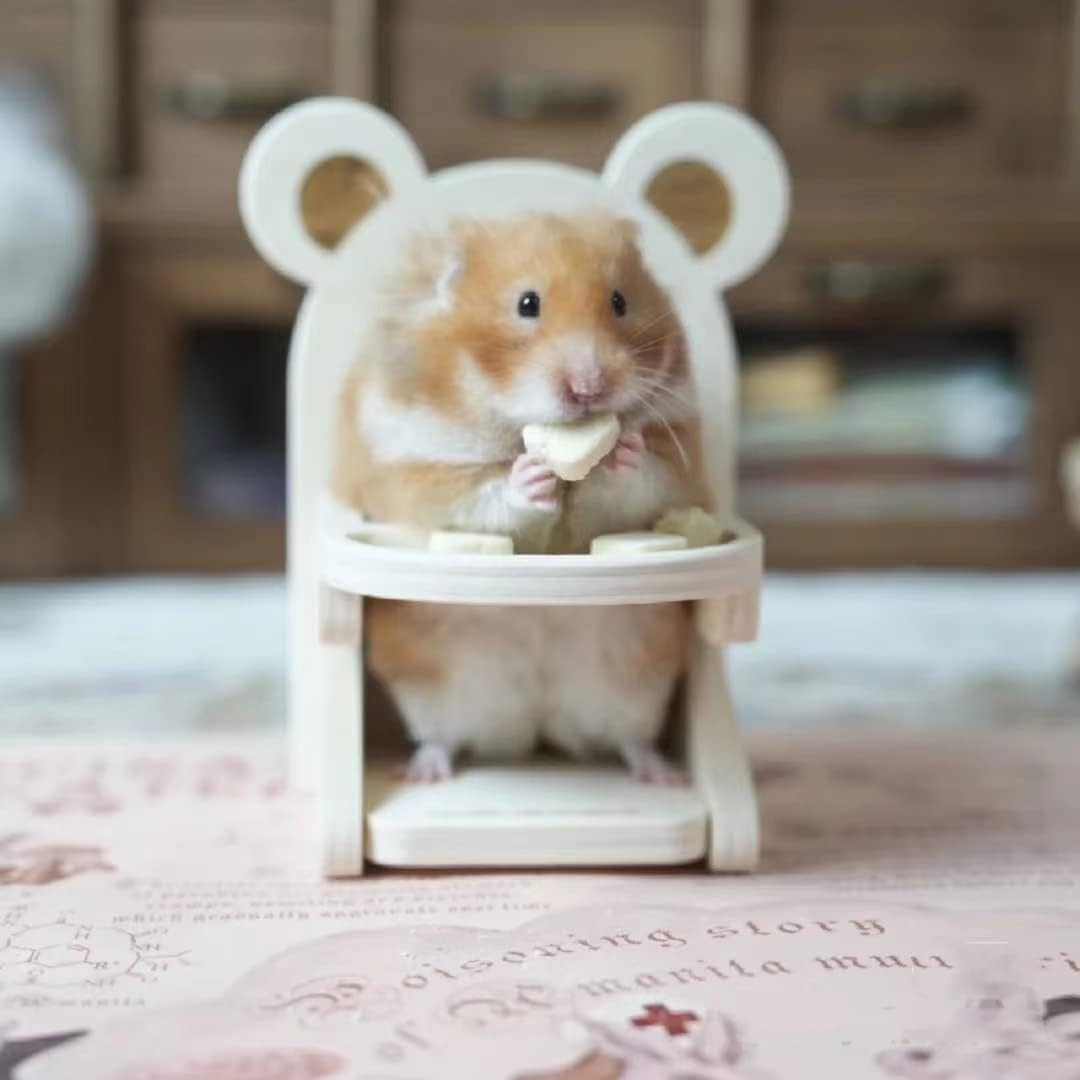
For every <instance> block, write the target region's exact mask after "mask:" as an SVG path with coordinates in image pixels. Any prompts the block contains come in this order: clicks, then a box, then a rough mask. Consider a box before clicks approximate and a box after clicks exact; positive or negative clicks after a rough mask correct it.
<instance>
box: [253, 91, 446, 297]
mask: <svg viewBox="0 0 1080 1080" xmlns="http://www.w3.org/2000/svg"><path fill="white" fill-rule="evenodd" d="M426 176H427V169H426V167H425V165H424V159H423V158H422V157H421V156H420V151H419V150H418V149H417V148H416V144H415V143H414V142H413V141H412V139H411V138H410V136H409V134H408V132H407V131H406V130H405V129H404V128H403V127H402V126H401V125H400V124H399V123H398V122H397V121H396V120H395V119H394V118H393V117H391V116H388V115H387V114H386V113H384V112H382V111H381V110H380V109H376V108H375V107H374V106H373V105H366V104H364V103H363V102H360V101H352V100H350V99H347V98H312V99H311V100H309V101H304V102H301V103H300V104H298V105H294V106H292V107H291V108H288V109H286V110H285V111H284V112H281V113H278V115H277V116H275V117H274V118H273V119H272V120H270V121H269V122H268V123H267V124H266V126H265V127H263V128H262V130H261V131H259V133H258V134H257V135H256V136H255V138H254V139H253V140H252V143H251V146H250V147H249V148H248V152H247V156H246V157H245V158H244V164H243V166H242V167H241V170H240V216H241V217H242V218H243V221H244V227H245V228H246V229H247V232H248V235H249V236H250V237H251V242H252V243H253V244H254V245H255V247H256V248H257V249H258V251H259V254H260V255H262V257H263V258H264V259H266V261H267V262H268V263H270V264H271V265H272V266H274V267H275V268H276V269H277V270H279V271H280V272H281V273H283V274H284V275H285V276H286V277H289V278H292V279H293V280H294V281H297V282H299V283H301V284H303V285H310V284H311V283H312V282H313V281H315V280H316V279H317V278H318V277H319V276H320V274H322V272H323V271H324V270H325V268H326V267H327V266H328V265H329V263H330V261H331V259H332V258H333V254H332V248H333V245H334V244H335V243H336V242H337V241H338V240H340V239H341V237H342V236H343V235H344V233H346V232H347V231H348V230H349V229H350V228H351V227H352V226H353V225H355V224H356V222H357V221H358V220H359V219H360V218H361V217H362V216H363V215H364V213H365V212H366V211H367V210H369V209H370V208H371V206H372V205H373V204H374V203H375V202H377V201H379V199H380V198H382V197H383V196H385V195H387V194H389V195H391V196H396V195H401V194H405V193H407V192H408V191H409V190H410V189H412V188H414V187H415V186H417V185H419V184H420V183H422V182H423V181H424V179H425V178H426Z"/></svg>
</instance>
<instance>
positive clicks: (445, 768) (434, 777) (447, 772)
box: [399, 743, 454, 784]
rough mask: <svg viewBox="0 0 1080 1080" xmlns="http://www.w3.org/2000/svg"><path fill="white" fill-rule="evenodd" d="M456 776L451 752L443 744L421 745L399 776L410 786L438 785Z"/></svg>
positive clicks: (402, 768) (402, 767)
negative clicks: (441, 781)
mask: <svg viewBox="0 0 1080 1080" xmlns="http://www.w3.org/2000/svg"><path fill="white" fill-rule="evenodd" d="M453 774H454V765H453V761H452V759H451V754H450V751H449V750H448V749H447V748H446V747H445V746H443V745H442V744H441V743H421V744H420V745H419V746H418V747H417V748H416V749H415V750H414V751H413V754H412V757H411V758H409V761H408V764H406V765H402V766H401V768H400V770H399V775H400V776H401V778H402V779H403V780H405V781H406V782H407V783H410V784H437V783H438V782H439V781H440V780H449V779H450V777H451V776H453Z"/></svg>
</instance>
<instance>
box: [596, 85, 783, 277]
mask: <svg viewBox="0 0 1080 1080" xmlns="http://www.w3.org/2000/svg"><path fill="white" fill-rule="evenodd" d="M673 166H699V167H703V168H704V169H705V170H706V171H708V172H711V173H713V174H715V177H717V178H718V181H717V186H718V187H719V188H720V191H721V192H722V193H725V194H726V199H725V206H724V212H725V213H726V216H727V220H726V223H724V225H723V228H722V232H721V235H720V236H719V237H718V238H717V240H716V242H715V243H714V244H712V246H711V247H709V249H708V250H707V251H705V252H704V253H701V254H700V258H699V262H698V266H699V269H700V270H701V272H703V273H704V274H705V275H706V276H707V277H708V278H709V279H710V280H711V281H712V283H713V284H714V285H715V286H717V287H718V288H727V287H729V286H731V285H734V284H736V283H738V282H739V281H742V280H743V279H744V278H747V277H749V276H750V275H751V274H752V273H753V272H754V271H755V270H756V269H757V268H758V267H759V266H761V264H762V263H764V262H765V260H766V259H767V258H768V257H769V256H770V255H771V254H772V253H773V251H774V250H775V249H776V246H777V244H778V243H779V242H780V238H781V237H782V236H783V234H784V229H785V228H786V226H787V221H788V213H789V210H790V205H791V184H790V181H789V178H788V170H787V165H786V164H785V162H784V158H783V155H782V154H781V153H780V149H779V147H778V146H777V145H776V142H775V140H774V139H773V138H772V136H771V135H769V133H768V132H767V131H765V129H764V128H762V127H761V126H760V125H758V124H757V123H755V122H754V121H753V120H751V119H750V118H749V117H748V116H746V115H745V114H744V113H741V112H739V111H738V110H737V109H733V108H731V107H730V106H727V105H720V104H716V103H712V102H691V103H686V104H680V105H669V106H667V107H666V108H663V109H659V110H657V111H656V112H654V113H650V114H649V115H648V116H646V117H644V118H643V119H642V120H639V121H638V122H637V123H636V124H635V125H634V126H633V127H632V128H630V129H629V131H627V132H626V134H625V135H623V137H622V138H621V139H620V140H619V142H618V143H617V144H616V146H615V149H614V150H613V151H612V152H611V156H610V157H609V158H608V160H607V164H606V165H605V166H604V173H603V176H604V181H605V182H606V183H607V184H608V185H609V186H610V187H612V188H614V189H615V190H616V191H618V192H619V193H620V194H622V195H624V196H626V197H629V198H631V199H642V200H644V199H646V198H647V197H648V195H649V192H650V189H651V188H652V187H653V183H654V181H656V180H657V179H658V178H659V177H660V176H661V174H662V173H664V172H665V170H668V169H671V168H672V167H673ZM676 227H677V226H676Z"/></svg>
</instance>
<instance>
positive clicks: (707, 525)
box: [653, 506, 730, 548]
mask: <svg viewBox="0 0 1080 1080" xmlns="http://www.w3.org/2000/svg"><path fill="white" fill-rule="evenodd" d="M653 528H654V529H655V530H656V531H657V532H662V533H675V534H676V535H678V536H685V537H686V542H687V544H688V545H689V546H690V547H692V548H698V547H708V546H709V545H710V544H722V543H723V542H724V541H725V540H728V539H730V534H729V532H728V530H727V529H725V528H724V526H723V525H722V524H721V523H720V519H719V518H718V517H716V516H715V515H714V514H710V513H709V512H708V511H707V510H702V509H701V507H700V506H691V507H690V508H689V509H686V510H669V511H668V512H667V513H666V514H664V516H663V517H662V518H660V520H659V521H658V522H657V523H656V524H655V525H654V526H653Z"/></svg>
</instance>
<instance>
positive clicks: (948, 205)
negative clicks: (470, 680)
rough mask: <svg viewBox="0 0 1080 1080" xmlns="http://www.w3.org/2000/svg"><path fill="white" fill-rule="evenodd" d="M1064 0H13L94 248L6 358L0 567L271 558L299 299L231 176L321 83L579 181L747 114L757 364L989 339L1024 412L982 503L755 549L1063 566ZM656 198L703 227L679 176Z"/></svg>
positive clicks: (827, 561)
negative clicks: (97, 250) (787, 215)
mask: <svg viewBox="0 0 1080 1080" xmlns="http://www.w3.org/2000/svg"><path fill="white" fill-rule="evenodd" d="M1077 10H1078V0H1030V2H1028V3H1024V4H1017V3H1015V2H1013V0H591V2H588V3H582V2H580V0H552V2H550V3H545V4H542V5H537V4H529V3H525V2H524V0H382V2H376V0H230V2H229V3H228V4H223V3H221V2H219V0H8V2H7V3H6V4H5V5H4V6H3V7H2V8H0V63H3V62H10V61H12V60H15V61H21V62H23V63H27V64H30V65H32V66H37V67H39V68H41V69H42V70H44V71H46V73H47V74H49V75H50V76H51V77H52V78H53V80H54V82H55V83H56V85H57V87H58V90H59V92H60V94H61V97H62V99H63V100H64V101H65V102H66V103H67V107H68V110H69V114H70V117H71V121H72V127H73V129H74V132H75V135H76V144H77V147H78V152H79V155H80V157H81V160H82V161H83V162H84V163H85V165H86V171H87V174H88V175H89V176H90V177H91V178H92V179H93V181H94V183H95V184H96V187H97V191H98V198H99V205H100V208H101V220H102V229H103V237H104V245H103V255H102V259H101V265H100V272H99V274H98V278H97V280H96V282H95V284H94V287H93V288H92V290H91V292H90V296H89V302H88V313H87V315H86V316H85V317H84V320H83V322H82V323H81V324H80V325H79V326H78V327H76V328H74V329H73V330H72V331H71V332H70V333H69V334H68V335H66V338H65V340H64V341H62V342H57V343H56V344H55V345H52V346H50V347H49V348H47V349H45V350H44V351H42V352H41V353H40V354H39V355H35V356H34V357H33V358H31V359H30V360H26V361H22V362H20V363H19V365H18V372H19V375H18V387H19V390H18V397H19V402H20V405H19V409H18V413H17V415H18V433H17V440H16V441H17V443H18V454H19V457H18V461H19V463H20V466H19V469H18V472H19V474H20V475H19V477H18V491H19V495H18V498H19V499H20V500H22V501H21V502H19V503H17V504H13V505H16V506H17V507H21V509H17V511H16V512H14V513H9V514H8V515H7V516H6V518H5V517H0V574H13V573H20V574H22V573H45V572H53V571H57V570H65V569H67V570H71V571H84V570H92V569H100V570H110V571H120V570H126V569H139V570H203V569H206V570H211V569H212V570H222V569H245V568H256V567H258V568H265V567H272V566H277V565H280V563H281V558H282V550H283V544H282V535H283V530H282V523H281V508H282V484H283V472H282V453H283V426H282V425H283V410H282V407H281V403H282V395H283V392H284V383H283V371H284V363H285V351H286V347H287V340H288V328H289V324H290V320H291V318H292V316H293V313H294V311H295V306H296V303H297V300H298V295H297V294H296V293H295V291H294V290H293V289H292V288H291V287H289V286H288V285H286V284H285V283H284V282H282V281H281V280H280V279H277V278H275V277H274V276H273V275H272V274H271V273H270V272H269V271H268V270H267V269H266V268H265V267H264V266H263V265H262V264H261V262H260V261H259V260H258V258H257V257H256V256H255V255H254V254H253V253H252V252H251V251H250V249H249V248H248V246H247V244H246V241H245V240H244V238H243V236H242V235H241V232H240V228H239V223H238V221H237V217H236V212H235V205H234V203H235V198H234V190H235V183H236V171H237V168H238V165H239V162H240V159H241V156H242V153H243V150H244V147H245V146H246V144H247V141H248V140H249V139H250V137H251V135H252V133H253V132H254V131H255V130H256V129H257V127H258V126H259V124H261V123H262V122H263V121H264V120H265V119H266V118H267V117H268V116H269V115H271V114H272V113H273V112H275V111H277V110H278V109H280V108H282V107H283V106H285V105H287V104H289V103H290V102H292V101H294V100H298V99H301V98H304V97H307V96H310V95H312V94H321V93H342V94H348V95H353V96H358V97H362V98H368V99H371V100H375V101H376V102H378V103H379V104H381V105H382V106H384V107H386V108H388V109H390V110H391V111H393V112H394V113H396V115H398V116H399V117H400V118H401V119H402V121H403V122H404V123H405V124H406V125H407V126H408V127H409V128H410V129H411V130H412V131H413V132H414V134H415V135H416V137H417V140H418V142H419V144H420V146H421V149H422V150H423V152H424V153H425V155H426V157H427V159H428V161H429V163H430V164H431V165H432V167H442V166H444V165H449V164H453V163H455V162H458V161H463V160H468V159H471V158H476V157H486V156H493V155H516V154H531V155H537V156H547V157H553V158H557V159H563V160H568V161H571V162H575V163H579V164H583V165H586V166H590V167H595V166H597V165H598V164H600V163H601V162H602V160H603V158H604V156H605V154H606V152H607V150H608V149H609V147H610V145H611V143H612V142H613V140H614V138H615V137H616V136H617V134H618V133H619V132H620V131H621V130H622V129H624V128H625V127H626V126H627V125H628V124H629V123H631V122H632V121H633V120H634V119H635V118H636V117H637V116H639V115H641V114H642V113H644V112H647V111H648V110H650V109H653V108H655V107H657V106H659V105H662V104H664V103H666V102H669V101H674V100H680V99H685V98H697V97H705V98H715V99H720V100H726V101H730V102H733V103H735V104H738V105H740V106H742V107H744V108H747V109H749V110H750V111H751V112H752V113H754V114H756V115H758V116H759V117H760V118H761V119H762V120H763V121H764V122H765V123H766V124H767V125H769V126H770V128H771V129H772V130H773V131H774V133H775V134H776V135H777V137H778V139H779V140H780V142H781V144H782V145H783V147H784V149H785V151H786V153H787V155H788V157H789V160H790V162H791V166H792V169H793V173H794V180H795V192H796V204H795V214H794V220H793V225H792V231H791V235H790V238H789V240H788V242H787V243H786V244H785V247H784V249H783V251H782V253H781V255H780V256H779V258H778V259H777V261H776V262H775V263H774V264H773V265H771V266H770V267H768V268H767V269H766V271H765V272H764V273H763V274H762V275H761V276H760V277H759V278H757V279H755V280H753V281H751V282H749V283H747V284H746V285H745V286H743V287H742V288H740V289H739V290H737V291H736V292H735V293H734V294H733V296H732V298H731V300H732V309H733V312H734V315H735V317H736V322H737V328H738V331H739V333H740V334H741V336H742V337H743V339H744V342H745V343H746V344H747V346H748V351H749V352H751V353H753V351H754V350H755V349H764V350H769V349H773V348H792V349H796V350H797V349H807V348H815V349H819V350H820V349H828V350H831V351H832V352H833V353H835V354H836V355H838V356H842V357H843V359H844V363H846V364H850V365H854V366H857V365H859V364H861V363H863V362H864V360H865V358H866V357H875V358H877V360H878V361H880V362H884V363H886V364H888V363H896V364H901V363H903V362H906V360H905V359H904V358H905V357H910V356H911V355H914V353H913V350H914V351H915V352H917V353H918V354H919V355H920V356H923V357H925V356H935V357H938V358H939V359H940V358H944V359H941V362H942V364H945V365H947V363H949V362H951V361H950V360H949V357H954V356H960V357H962V356H964V355H967V354H968V353H970V352H971V351H972V350H975V351H977V350H980V349H981V350H983V352H986V351H987V350H989V351H990V352H991V353H994V355H999V356H1000V361H1001V364H1002V365H1003V367H1004V369H1007V372H1008V377H1009V378H1010V379H1013V380H1014V381H1015V383H1016V385H1017V386H1020V387H1022V388H1023V391H1024V393H1026V394H1027V399H1028V401H1029V405H1030V408H1029V410H1028V413H1027V415H1026V418H1025V423H1026V429H1025V431H1026V437H1025V440H1024V445H1023V447H1022V448H1020V449H1019V450H1018V456H1017V458H1016V462H1015V466H1016V468H1015V475H1013V476H1012V477H1011V483H1012V486H1011V487H1008V488H1002V493H1003V497H1007V498H1005V501H1003V502H1002V504H1001V506H1000V507H999V508H998V509H997V510H995V511H994V512H989V511H985V510H983V511H979V510H976V511H975V512H970V511H969V512H958V511H959V506H960V503H959V501H957V502H954V503H952V504H949V505H946V504H948V503H949V496H948V494H947V493H946V494H945V495H944V496H943V497H944V499H945V503H943V509H942V512H941V513H938V512H935V511H933V510H924V511H922V512H919V513H915V514H912V513H910V512H908V513H897V514H895V515H892V514H891V511H889V510H888V508H887V507H886V508H885V509H884V510H880V509H879V511H876V512H875V513H874V514H872V515H870V514H867V513H859V512H855V513H848V512H846V511H845V509H844V507H843V506H841V508H840V512H839V513H834V512H832V511H829V512H826V508H825V506H824V504H822V505H821V506H820V507H818V506H816V504H814V503H813V501H812V500H811V511H810V512H809V513H805V514H802V515H790V514H787V513H785V512H780V513H776V514H773V513H772V512H771V511H770V510H769V507H768V503H767V502H762V503H761V507H760V509H761V513H760V514H759V515H758V516H759V517H762V516H763V520H762V521H761V524H763V525H764V526H765V528H766V531H767V535H768V538H769V543H770V559H771V561H772V563H773V564H774V565H792V566H795V565H798V566H824V565H868V564H873V565H894V564H897V563H904V564H948V565H966V564H972V565H999V566H1004V565H1032V566H1034V565H1049V564H1062V563H1075V562H1077V561H1080V542H1078V540H1077V538H1076V537H1074V536H1073V535H1072V534H1071V533H1070V532H1069V530H1068V528H1067V526H1066V523H1065V519H1064V515H1063V512H1062V508H1061V499H1060V496H1059V494H1058V492H1057V489H1056V486H1055V482H1054V475H1055V464H1056V455H1057V453H1058V450H1059V448H1060V446H1061V445H1062V444H1063V443H1064V441H1065V440H1066V438H1067V437H1068V436H1070V435H1076V434H1078V433H1080V409H1078V404H1077V403H1078V402H1080V392H1078V387H1080V359H1078V358H1077V357H1076V355H1075V353H1074V349H1073V345H1072V340H1073V339H1074V338H1075V337H1077V336H1078V331H1080V311H1078V310H1074V303H1073V301H1072V298H1071V293H1072V289H1071V282H1075V281H1080V191H1078V190H1077V184H1078V181H1080V67H1078V44H1077V43H1078V41H1080V34H1078V25H1080V23H1078V18H1077ZM343 182H348V178H345V181H343ZM665 198H668V199H669V200H670V205H671V206H672V207H673V208H675V209H676V210H680V211H681V213H682V214H683V216H685V217H687V218H688V219H689V225H690V232H691V233H693V234H695V235H696V236H698V237H700V236H702V235H704V230H703V229H701V228H698V226H697V224H696V222H697V218H698V217H699V216H700V209H699V208H700V206H701V205H702V204H703V192H702V190H700V188H699V186H698V185H697V181H696V180H695V179H694V177H693V175H692V174H690V173H687V174H686V175H685V176H684V177H681V178H680V179H679V182H678V183H672V184H671V185H669V187H668V188H667V195H666V196H665ZM935 350H936V352H935ZM882 358H885V359H884V361H882ZM890 358H891V359H890ZM73 372H77V373H78V374H77V376H75V377H72V373H73ZM91 375H93V376H95V377H94V378H91V377H90V376H91ZM975 407H977V406H975ZM943 490H944V489H943ZM1010 493H1011V494H1010ZM750 494H754V492H753V491H750ZM1013 496H1015V498H1014V499H1013ZM1008 499H1013V501H1011V502H1010V501H1008ZM863 509H864V510H865V506H864V508H863Z"/></svg>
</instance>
